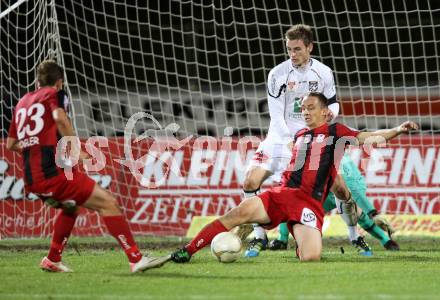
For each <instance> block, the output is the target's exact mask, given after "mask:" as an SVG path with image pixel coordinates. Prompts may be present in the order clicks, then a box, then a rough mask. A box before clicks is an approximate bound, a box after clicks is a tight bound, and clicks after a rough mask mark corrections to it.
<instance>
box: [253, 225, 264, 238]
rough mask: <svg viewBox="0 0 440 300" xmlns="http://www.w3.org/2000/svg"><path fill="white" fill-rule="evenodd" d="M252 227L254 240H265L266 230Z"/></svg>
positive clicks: (255, 226) (258, 226)
mask: <svg viewBox="0 0 440 300" xmlns="http://www.w3.org/2000/svg"><path fill="white" fill-rule="evenodd" d="M252 226H253V227H254V236H255V238H256V239H262V240H267V236H266V230H265V229H264V228H263V227H261V226H260V225H258V224H252Z"/></svg>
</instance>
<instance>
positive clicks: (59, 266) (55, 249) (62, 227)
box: [40, 210, 78, 272]
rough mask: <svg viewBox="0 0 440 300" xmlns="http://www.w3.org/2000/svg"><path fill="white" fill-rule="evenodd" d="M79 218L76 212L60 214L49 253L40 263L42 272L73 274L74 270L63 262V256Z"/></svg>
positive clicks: (56, 221)
mask: <svg viewBox="0 0 440 300" xmlns="http://www.w3.org/2000/svg"><path fill="white" fill-rule="evenodd" d="M77 216H78V214H77V213H76V212H71V213H68V212H66V211H64V210H61V211H60V212H59V213H58V216H57V218H56V219H55V224H54V230H53V233H52V241H51V243H50V248H49V253H48V255H47V256H46V257H44V258H43V259H42V260H41V263H40V268H41V269H42V270H44V271H48V272H72V270H71V269H70V268H69V267H67V266H66V265H65V264H64V263H63V262H62V261H61V256H62V254H63V250H64V247H65V246H66V244H67V240H68V239H69V237H70V233H71V232H72V229H73V226H74V225H75V220H76V217H77Z"/></svg>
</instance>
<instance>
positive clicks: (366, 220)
mask: <svg viewBox="0 0 440 300" xmlns="http://www.w3.org/2000/svg"><path fill="white" fill-rule="evenodd" d="M340 169H341V175H342V177H343V178H344V181H345V183H346V184H347V187H348V188H349V189H350V191H351V194H352V196H353V199H354V200H355V202H356V204H357V205H358V206H359V207H360V208H361V209H362V213H361V214H360V216H359V219H358V224H359V225H360V226H361V227H362V228H363V229H364V230H365V231H366V232H368V233H369V234H371V235H372V236H373V237H374V238H376V239H377V240H378V241H379V242H380V243H381V245H382V246H383V247H385V249H387V250H392V251H397V250H399V249H400V248H399V245H398V244H397V243H396V242H395V241H394V240H392V239H391V234H392V233H393V229H392V227H391V226H390V224H389V223H388V222H387V221H386V220H385V219H383V218H382V217H381V216H380V215H379V214H378V212H377V210H376V209H375V208H374V206H373V205H372V204H371V202H370V201H369V199H368V198H367V196H366V192H367V185H366V183H365V179H364V177H363V176H362V174H361V172H360V171H359V169H358V168H357V166H356V165H355V164H354V163H353V161H352V160H351V159H350V157H349V156H348V154H345V155H344V157H343V158H342V160H341V166H340ZM338 202H339V201H338V200H337V199H336V198H335V196H334V194H333V193H329V195H328V197H327V199H326V201H325V202H324V210H325V211H326V212H329V211H331V210H333V209H334V208H337V206H338V205H337V203H338ZM338 211H340V208H338ZM343 219H344V218H343ZM344 221H345V222H346V223H347V225H348V234H349V238H350V241H351V242H352V244H353V245H354V246H355V247H356V248H358V250H359V253H360V254H362V255H366V256H370V255H371V254H372V253H371V251H368V248H367V247H365V245H360V243H362V242H364V241H363V239H359V234H358V233H357V230H356V225H355V226H350V224H348V220H345V219H344ZM379 226H380V227H379ZM383 229H385V230H386V231H387V233H385V231H384V230H383ZM279 231H280V234H279V237H278V239H276V240H274V241H272V242H271V244H270V246H269V249H270V250H282V249H286V248H287V241H288V238H289V231H288V230H287V226H286V224H285V223H283V224H280V226H279Z"/></svg>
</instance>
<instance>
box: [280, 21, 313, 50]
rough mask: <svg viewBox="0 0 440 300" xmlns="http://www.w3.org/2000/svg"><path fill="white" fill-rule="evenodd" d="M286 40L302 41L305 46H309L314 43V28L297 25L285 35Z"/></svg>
mask: <svg viewBox="0 0 440 300" xmlns="http://www.w3.org/2000/svg"><path fill="white" fill-rule="evenodd" d="M284 36H285V38H286V40H302V41H303V42H304V45H306V46H308V45H309V44H310V43H313V31H312V28H311V27H310V26H308V25H305V24H296V25H293V26H292V27H290V28H289V29H287V31H286V33H285V35H284Z"/></svg>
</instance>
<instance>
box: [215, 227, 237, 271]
mask: <svg viewBox="0 0 440 300" xmlns="http://www.w3.org/2000/svg"><path fill="white" fill-rule="evenodd" d="M211 253H212V255H214V257H215V258H217V260H218V261H219V262H222V263H231V262H234V261H236V260H237V259H238V258H239V257H240V254H241V240H240V238H239V237H238V236H237V235H235V234H234V233H232V232H228V231H226V232H222V233H219V234H217V235H216V236H215V238H214V239H213V240H212V242H211Z"/></svg>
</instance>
